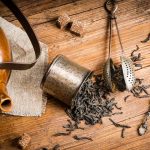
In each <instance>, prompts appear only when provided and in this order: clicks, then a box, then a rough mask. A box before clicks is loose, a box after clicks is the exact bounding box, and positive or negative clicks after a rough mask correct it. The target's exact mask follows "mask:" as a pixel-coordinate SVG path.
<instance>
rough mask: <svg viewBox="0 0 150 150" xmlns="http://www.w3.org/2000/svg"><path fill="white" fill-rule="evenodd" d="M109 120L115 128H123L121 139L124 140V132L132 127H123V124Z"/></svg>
mask: <svg viewBox="0 0 150 150" xmlns="http://www.w3.org/2000/svg"><path fill="white" fill-rule="evenodd" d="M109 120H110V121H111V122H112V123H113V125H114V126H115V127H119V128H122V130H121V137H122V138H124V131H125V129H127V128H131V127H130V126H128V125H123V124H119V123H116V122H115V121H113V120H112V119H111V118H109Z"/></svg>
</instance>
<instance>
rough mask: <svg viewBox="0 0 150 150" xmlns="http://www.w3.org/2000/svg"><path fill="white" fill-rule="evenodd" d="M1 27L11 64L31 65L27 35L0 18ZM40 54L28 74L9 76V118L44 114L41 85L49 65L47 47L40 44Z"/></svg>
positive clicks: (21, 72)
mask: <svg viewBox="0 0 150 150" xmlns="http://www.w3.org/2000/svg"><path fill="white" fill-rule="evenodd" d="M0 27H1V28H2V29H3V30H4V31H5V33H6V35H7V37H8V39H9V41H10V47H11V50H12V54H13V61H16V62H30V61H32V60H33V59H34V58H35V54H34V50H33V47H32V45H31V42H30V41H29V39H28V36H27V34H26V33H25V32H24V31H23V30H21V29H20V28H18V27H16V26H14V25H13V24H11V23H10V22H8V21H6V20H5V19H3V18H1V17H0ZM40 45H41V49H42V53H41V56H40V58H39V60H38V62H37V63H36V64H35V66H34V67H33V68H31V69H29V70H25V71H16V70H13V71H12V72H11V76H10V79H9V82H8V85H7V87H8V93H9V95H10V97H11V98H12V100H13V103H14V104H13V110H12V112H10V113H9V114H11V115H17V116H41V114H42V113H43V112H44V110H45V106H46V101H47V99H46V97H45V96H44V95H43V92H42V90H41V89H40V83H41V80H42V77H43V75H44V72H45V69H46V66H47V64H48V63H47V62H48V60H47V59H48V56H47V55H48V47H47V45H45V44H43V43H40Z"/></svg>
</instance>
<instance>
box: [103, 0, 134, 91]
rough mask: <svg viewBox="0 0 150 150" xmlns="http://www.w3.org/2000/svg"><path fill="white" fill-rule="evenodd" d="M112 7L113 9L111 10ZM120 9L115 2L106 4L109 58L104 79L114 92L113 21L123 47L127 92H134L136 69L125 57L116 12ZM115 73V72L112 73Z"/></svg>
mask: <svg viewBox="0 0 150 150" xmlns="http://www.w3.org/2000/svg"><path fill="white" fill-rule="evenodd" d="M110 6H111V8H110ZM117 8H118V5H117V4H116V2H115V0H107V1H106V2H105V9H106V11H107V13H108V17H109V30H110V33H109V56H108V59H107V61H106V63H105V66H104V72H103V74H104V79H105V82H106V85H107V86H108V87H109V88H110V90H111V91H113V87H114V86H113V82H112V73H113V72H114V71H115V70H114V69H113V68H114V65H113V61H112V59H111V58H110V52H111V40H112V20H114V22H115V26H116V30H117V36H118V39H119V44H120V47H121V56H120V59H121V66H122V71H123V77H124V81H125V84H126V89H127V90H129V91H130V90H132V88H133V86H134V84H135V73H134V67H133V63H132V61H131V59H129V58H127V57H125V54H124V49H123V45H122V42H121V37H120V32H119V28H118V23H117V18H116V16H115V12H116V10H117ZM112 71H113V72H112Z"/></svg>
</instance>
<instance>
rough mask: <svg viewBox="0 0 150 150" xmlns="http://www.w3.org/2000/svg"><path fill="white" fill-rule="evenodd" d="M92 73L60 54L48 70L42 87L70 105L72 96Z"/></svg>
mask: <svg viewBox="0 0 150 150" xmlns="http://www.w3.org/2000/svg"><path fill="white" fill-rule="evenodd" d="M90 74H91V71H90V70H88V69H86V68H84V67H82V66H80V65H78V64H76V63H74V62H72V61H70V60H69V59H68V58H67V57H65V56H63V55H58V56H56V58H55V59H54V60H53V62H52V63H51V64H50V66H49V68H48V70H47V71H46V73H45V75H44V77H43V79H42V82H41V88H42V89H43V91H44V92H46V93H48V94H50V95H52V96H54V97H55V98H57V99H59V100H61V101H62V102H64V103H66V104H67V105H70V104H71V100H72V98H73V97H74V96H75V94H76V93H77V91H78V89H79V88H80V86H81V85H82V83H83V82H84V81H85V80H86V78H88V76H89V75H90Z"/></svg>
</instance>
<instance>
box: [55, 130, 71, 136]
mask: <svg viewBox="0 0 150 150" xmlns="http://www.w3.org/2000/svg"><path fill="white" fill-rule="evenodd" d="M70 134H71V131H69V132H58V133H56V134H54V135H53V136H67V135H70Z"/></svg>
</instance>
